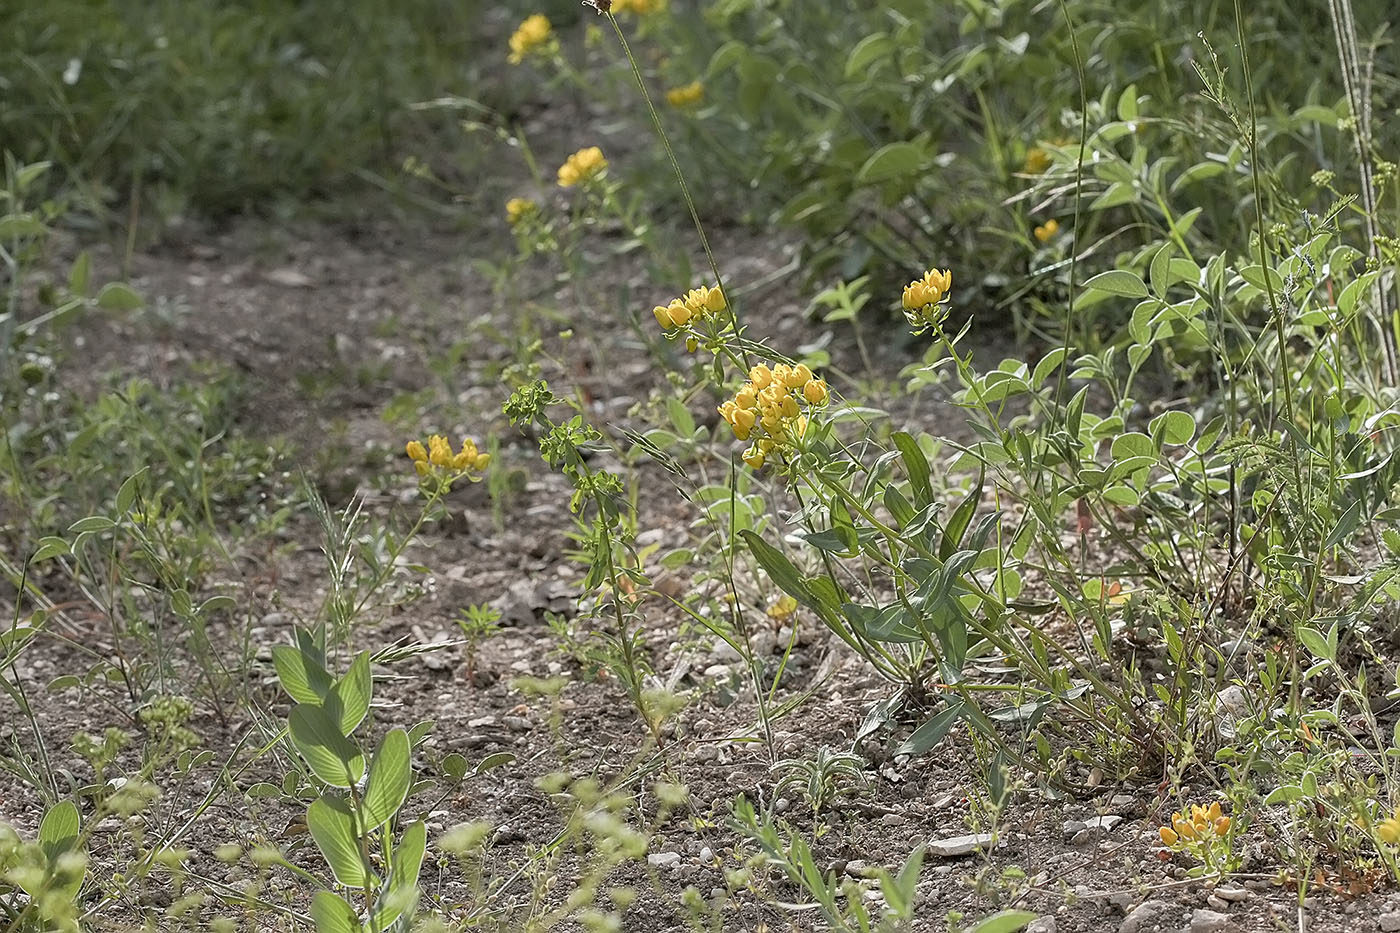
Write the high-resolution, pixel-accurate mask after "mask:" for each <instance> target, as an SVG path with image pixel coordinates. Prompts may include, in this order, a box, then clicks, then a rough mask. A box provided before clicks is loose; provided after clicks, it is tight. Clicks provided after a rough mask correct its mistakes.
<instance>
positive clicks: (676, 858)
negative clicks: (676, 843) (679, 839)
mask: <svg viewBox="0 0 1400 933" xmlns="http://www.w3.org/2000/svg"><path fill="white" fill-rule="evenodd" d="M647 861H648V862H650V863H651V864H652V865H655V866H656V867H657V868H670V867H671V866H672V865H679V864H680V861H681V854H680V853H679V852H653V853H652V854H651V855H648V856H647Z"/></svg>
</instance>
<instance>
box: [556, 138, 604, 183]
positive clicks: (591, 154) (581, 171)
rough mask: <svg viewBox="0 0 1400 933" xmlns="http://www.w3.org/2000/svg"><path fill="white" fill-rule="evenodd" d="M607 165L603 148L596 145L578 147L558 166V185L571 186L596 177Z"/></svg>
mask: <svg viewBox="0 0 1400 933" xmlns="http://www.w3.org/2000/svg"><path fill="white" fill-rule="evenodd" d="M607 167H608V160H607V159H605V158H603V150H601V149H599V148H598V147H597V146H589V147H588V148H587V149H580V150H579V151H578V152H575V153H574V154H573V155H571V156H569V157H568V158H567V159H565V160H564V164H563V165H561V166H559V187H561V188H572V187H573V186H574V185H578V184H582V183H583V182H586V181H588V180H590V179H592V178H594V177H596V176H597V175H598V174H599V173H600V172H602V171H603V169H605V168H607Z"/></svg>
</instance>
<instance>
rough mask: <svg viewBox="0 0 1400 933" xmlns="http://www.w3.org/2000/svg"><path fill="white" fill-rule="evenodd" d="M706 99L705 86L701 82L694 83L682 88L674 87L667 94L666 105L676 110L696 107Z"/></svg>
mask: <svg viewBox="0 0 1400 933" xmlns="http://www.w3.org/2000/svg"><path fill="white" fill-rule="evenodd" d="M704 99H705V86H704V85H703V84H701V83H700V82H699V81H692V82H690V83H689V84H683V85H681V86H680V87H673V88H671V89H670V90H669V91H667V92H666V103H668V104H670V105H671V106H672V107H675V108H676V109H678V110H679V109H683V108H685V107H694V106H695V105H696V104H698V103H700V102H701V101H702V100H704Z"/></svg>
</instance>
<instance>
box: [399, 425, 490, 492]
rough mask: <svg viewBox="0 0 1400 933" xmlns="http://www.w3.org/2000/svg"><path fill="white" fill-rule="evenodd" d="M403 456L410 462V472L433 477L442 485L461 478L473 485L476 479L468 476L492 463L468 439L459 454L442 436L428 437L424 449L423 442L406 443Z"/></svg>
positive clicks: (463, 441)
mask: <svg viewBox="0 0 1400 933" xmlns="http://www.w3.org/2000/svg"><path fill="white" fill-rule="evenodd" d="M404 452H405V453H407V454H408V456H409V459H411V460H412V461H413V469H414V470H415V471H417V473H418V475H419V476H429V475H432V476H434V477H436V478H437V479H438V480H440V481H443V482H451V481H452V480H454V479H456V478H458V477H460V476H467V477H468V478H469V479H471V480H472V481H473V482H475V481H476V480H477V479H478V478H479V477H473V476H470V474H472V473H480V472H482V471H483V470H485V469H486V467H487V466H488V465H490V463H491V455H490V454H487V453H482V452H481V451H480V450H478V449H477V446H476V442H475V441H473V440H472V439H471V438H469V437H466V438H463V439H462V447H461V450H458V451H455V452H454V451H453V450H452V444H451V442H449V441H448V440H447V438H445V437H443V436H442V435H441V434H434V435H432V436H431V437H429V438H428V443H427V445H426V446H425V445H424V444H423V442H422V441H416V440H414V441H409V442H408V443H407V444H405V445H404Z"/></svg>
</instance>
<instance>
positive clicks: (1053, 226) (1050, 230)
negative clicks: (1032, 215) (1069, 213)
mask: <svg viewBox="0 0 1400 933" xmlns="http://www.w3.org/2000/svg"><path fill="white" fill-rule="evenodd" d="M1059 232H1060V222H1059V221H1058V220H1056V219H1055V218H1053V217H1051V218H1050V219H1049V220H1047V221H1045V223H1043V224H1041V225H1040V226H1039V227H1036V228H1035V238H1036V239H1037V240H1039V241H1040V242H1042V243H1049V242H1050V241H1051V240H1053V239H1054V238H1055V234H1057V233H1059Z"/></svg>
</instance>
